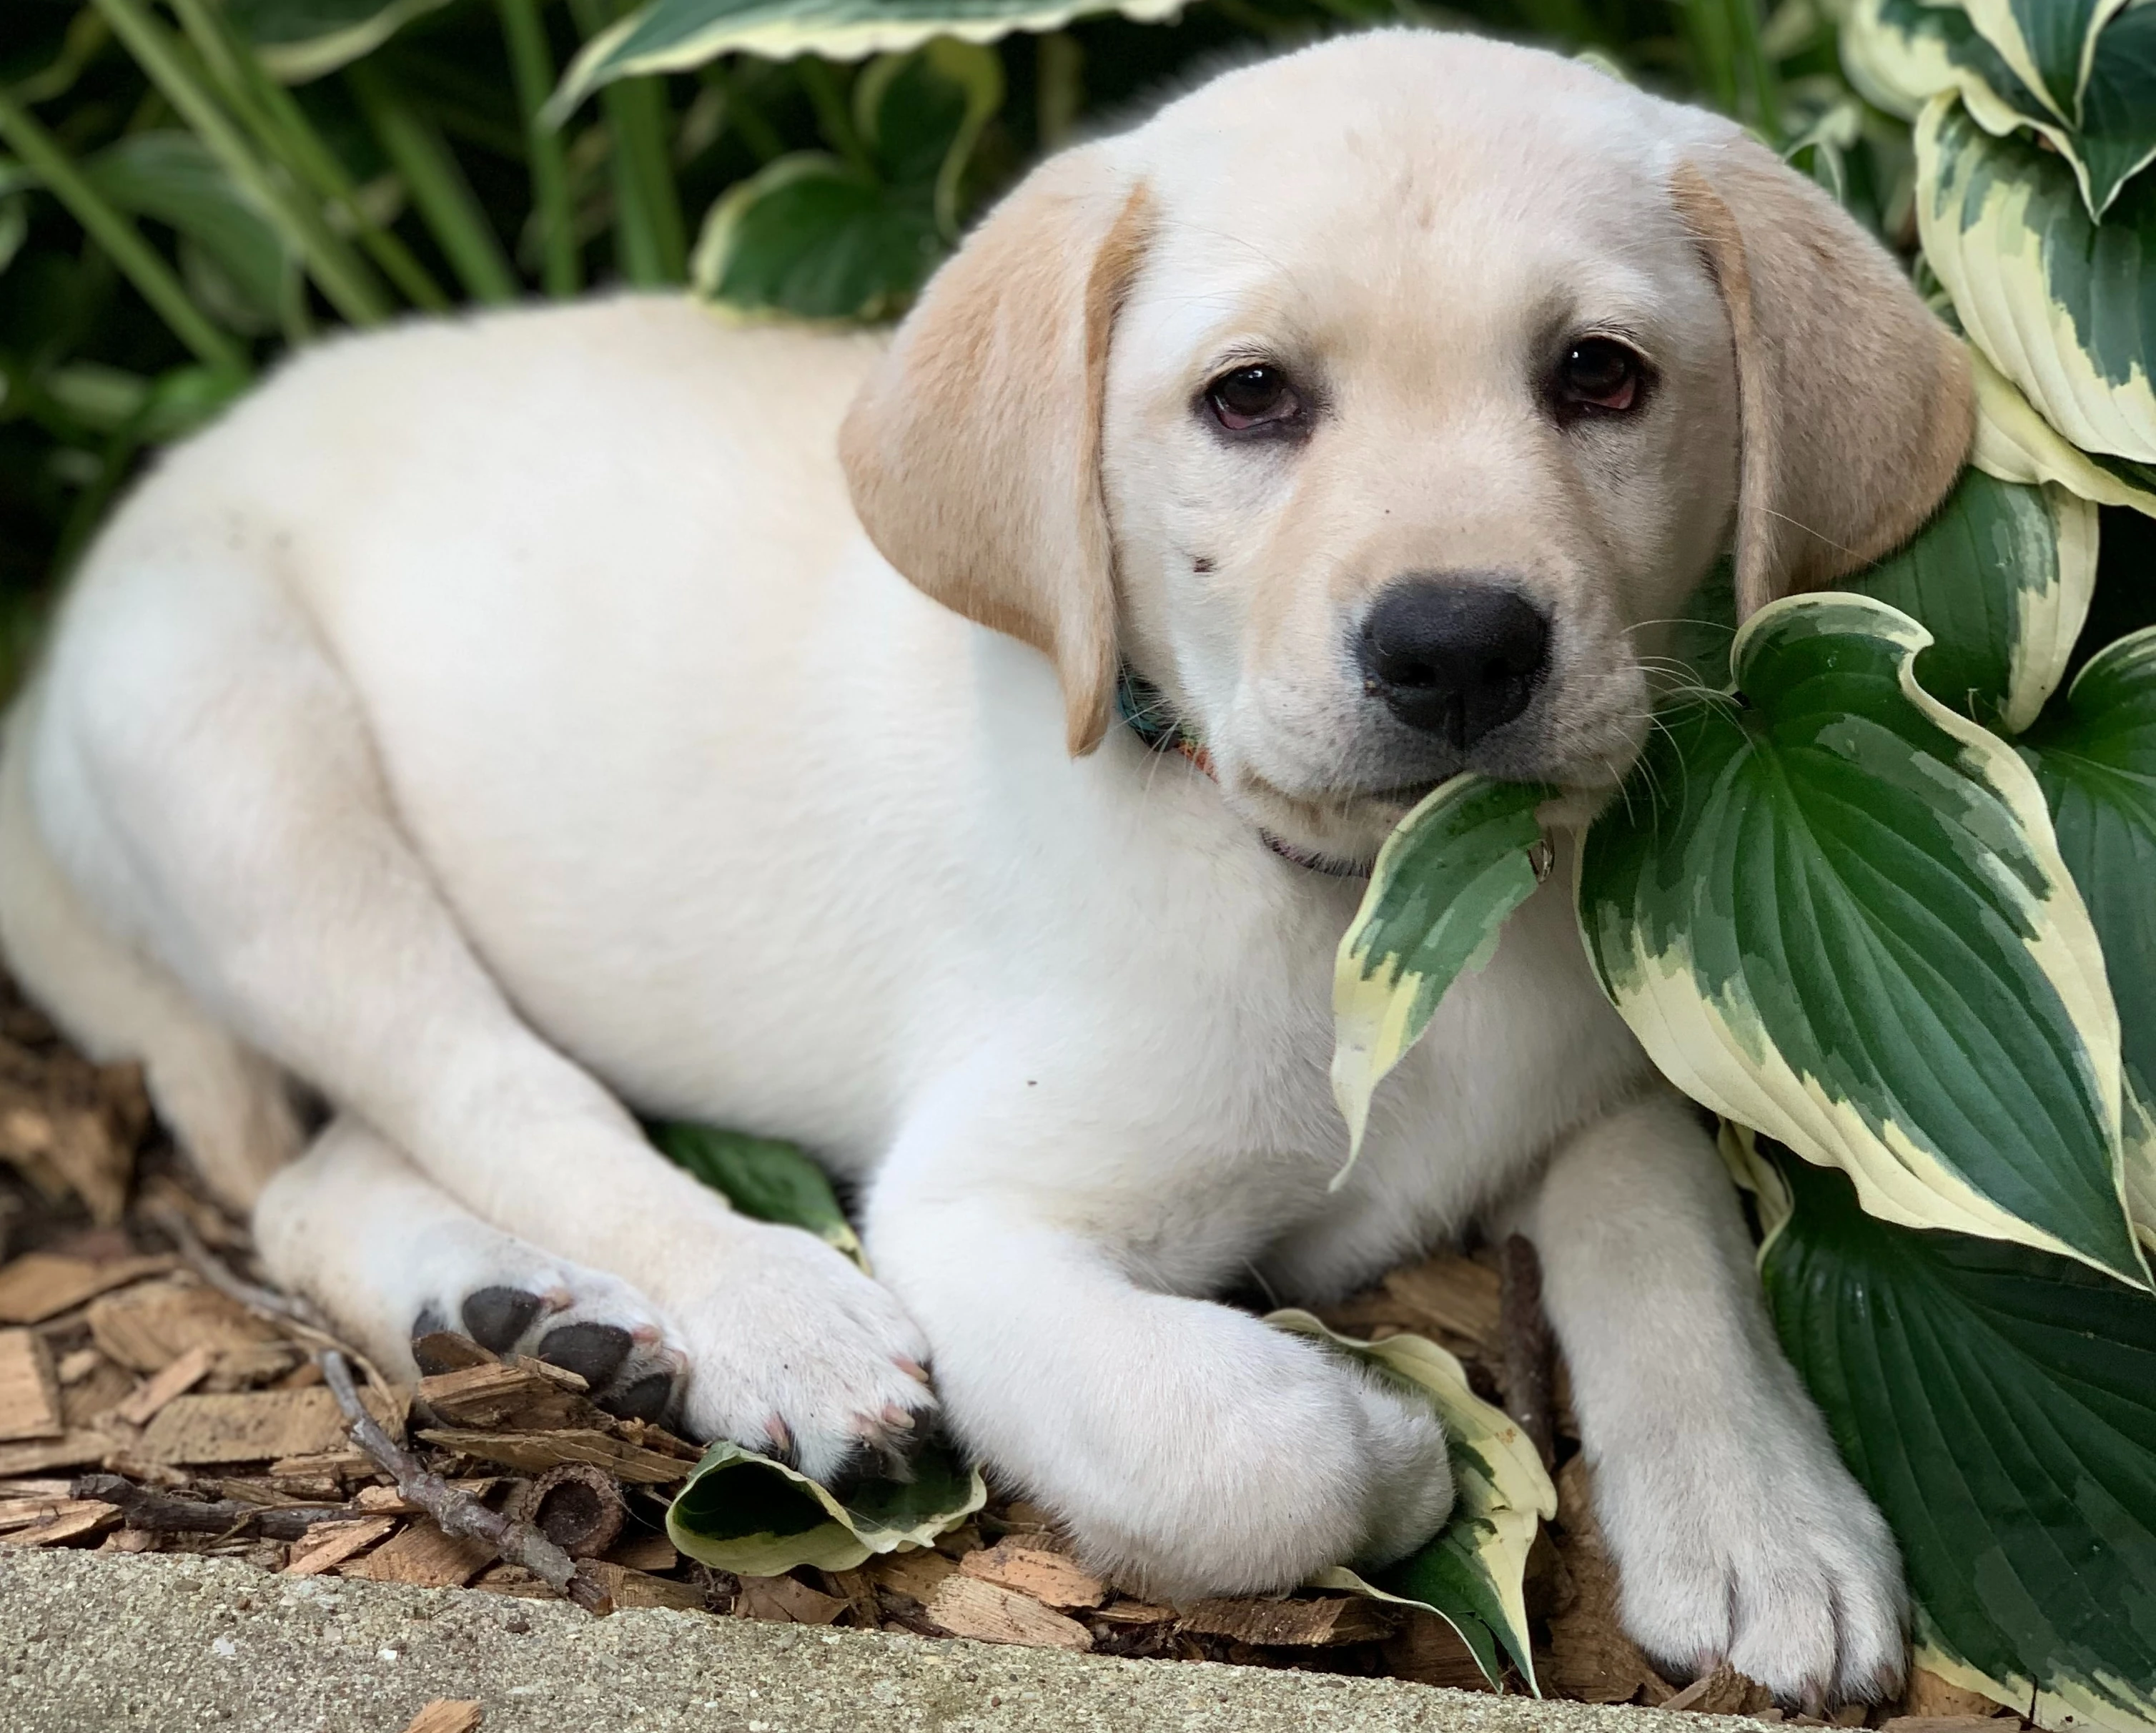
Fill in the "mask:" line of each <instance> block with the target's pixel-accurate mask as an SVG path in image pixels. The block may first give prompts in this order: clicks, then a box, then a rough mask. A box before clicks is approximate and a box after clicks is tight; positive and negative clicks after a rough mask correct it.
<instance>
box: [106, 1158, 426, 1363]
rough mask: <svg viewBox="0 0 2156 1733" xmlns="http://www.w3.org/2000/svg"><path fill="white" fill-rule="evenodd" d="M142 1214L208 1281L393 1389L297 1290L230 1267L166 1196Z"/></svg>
mask: <svg viewBox="0 0 2156 1733" xmlns="http://www.w3.org/2000/svg"><path fill="white" fill-rule="evenodd" d="M142 1213H143V1214H144V1215H145V1216H147V1217H148V1218H149V1219H150V1221H152V1222H153V1223H155V1224H156V1225H157V1226H158V1227H159V1228H161V1229H162V1231H163V1232H164V1234H165V1237H167V1239H169V1240H171V1241H172V1244H173V1245H174V1246H175V1247H177V1248H178V1250H179V1254H180V1256H181V1257H182V1258H184V1259H185V1260H186V1261H187V1268H190V1269H192V1270H193V1272H194V1273H196V1274H197V1275H198V1276H200V1277H201V1278H203V1281H205V1282H207V1283H209V1285H210V1286H211V1287H213V1288H215V1289H216V1290H217V1291H218V1293H221V1294H223V1296H224V1297H225V1298H227V1299H228V1300H232V1301H234V1302H235V1303H237V1304H239V1305H243V1306H244V1307H246V1308H247V1309H248V1310H249V1311H250V1312H252V1313H254V1315H255V1316H256V1317H258V1318H261V1319H265V1320H267V1321H268V1322H269V1323H271V1324H277V1325H279V1326H280V1327H281V1328H283V1329H285V1330H286V1331H287V1332H289V1333H290V1334H291V1335H292V1336H294V1337H295V1339H297V1340H298V1341H299V1342H300V1345H302V1346H303V1347H305V1348H308V1349H311V1350H313V1351H314V1352H315V1353H316V1354H320V1353H321V1352H322V1351H323V1350H325V1349H329V1350H335V1351H336V1353H339V1354H341V1355H344V1357H345V1358H346V1360H352V1361H353V1362H355V1363H356V1364H357V1365H358V1367H359V1369H360V1370H361V1371H362V1372H364V1373H365V1374H366V1375H367V1384H368V1385H369V1386H371V1387H372V1389H374V1390H375V1391H378V1392H379V1393H380V1394H382V1396H390V1395H391V1394H392V1391H391V1387H390V1383H389V1381H388V1379H387V1378H385V1377H383V1376H382V1372H381V1370H380V1368H379V1367H377V1365H375V1364H374V1362H373V1361H372V1360H369V1359H368V1358H367V1356H366V1355H364V1354H362V1353H361V1352H360V1351H359V1350H357V1348H354V1347H352V1345H350V1344H349V1343H347V1342H346V1341H344V1340H341V1338H340V1337H338V1336H336V1335H335V1334H331V1330H330V1329H329V1320H328V1319H326V1318H325V1317H323V1316H322V1314H321V1313H320V1312H318V1311H316V1309H314V1307H312V1306H311V1305H309V1304H307V1302H306V1301H305V1300H303V1299H301V1298H300V1297H299V1296H298V1295H296V1294H285V1293H277V1292H275V1290H274V1289H271V1288H263V1287H259V1286H258V1285H257V1284H256V1283H253V1282H249V1281H247V1280H246V1279H244V1278H242V1277H240V1276H237V1275H235V1274H234V1273H233V1272H232V1271H231V1270H230V1269H229V1268H227V1267H226V1265H225V1262H224V1260H223V1259H222V1258H221V1257H218V1255H217V1254H216V1253H215V1252H213V1251H211V1250H210V1249H209V1247H207V1246H205V1245H204V1244H203V1242H202V1239H201V1237H200V1236H199V1235H198V1234H197V1233H196V1232H195V1231H194V1228H193V1226H192V1225H191V1224H190V1223H189V1222H188V1221H187V1217H186V1216H183V1215H182V1214H181V1213H180V1212H179V1211H178V1210H177V1209H175V1208H174V1207H173V1206H172V1205H171V1204H170V1203H167V1202H166V1201H162V1199H160V1200H157V1201H152V1202H150V1203H147V1204H145V1205H144V1206H143V1207H142Z"/></svg>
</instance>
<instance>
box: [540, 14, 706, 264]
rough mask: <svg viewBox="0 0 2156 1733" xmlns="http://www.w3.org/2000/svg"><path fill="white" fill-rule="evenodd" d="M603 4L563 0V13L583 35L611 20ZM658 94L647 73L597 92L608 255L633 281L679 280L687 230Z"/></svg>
mask: <svg viewBox="0 0 2156 1733" xmlns="http://www.w3.org/2000/svg"><path fill="white" fill-rule="evenodd" d="M569 11H570V15H571V16H572V18H575V19H576V21H577V29H578V30H580V31H581V32H583V34H584V35H585V37H586V38H591V37H594V36H597V35H598V33H600V32H601V31H603V30H604V29H605V28H607V26H608V23H610V22H611V20H610V19H609V18H608V7H607V3H606V0H569ZM664 103H665V94H664V92H663V90H660V89H659V88H658V87H657V86H655V85H654V84H653V83H652V81H651V80H649V79H641V78H639V79H624V80H615V81H614V82H613V83H612V84H609V85H607V86H606V88H605V89H604V90H601V91H600V92H599V106H600V108H601V109H602V110H603V111H604V113H605V115H606V124H607V140H608V145H609V146H610V147H611V149H610V151H609V153H608V167H609V168H610V169H611V171H612V172H613V201H614V258H615V260H616V262H617V263H619V265H620V266H621V274H622V275H623V276H624V277H625V278H627V279H628V280H629V282H631V283H633V284H634V285H637V286H638V287H639V288H656V287H659V286H660V285H665V284H668V283H678V282H681V281H684V280H685V279H686V277H687V275H688V270H689V265H688V257H689V253H688V237H687V234H686V231H685V229H684V228H683V226H682V222H681V206H680V199H679V198H678V197H677V196H676V194H675V189H674V176H673V172H672V170H671V169H670V167H668V165H667V162H666V138H665V121H664Z"/></svg>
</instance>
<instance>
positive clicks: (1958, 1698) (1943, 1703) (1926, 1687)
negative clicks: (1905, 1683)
mask: <svg viewBox="0 0 2156 1733" xmlns="http://www.w3.org/2000/svg"><path fill="white" fill-rule="evenodd" d="M2001 1712H2002V1711H2001V1710H2000V1709H1999V1705H1997V1704H1996V1703H1994V1702H1993V1701H1992V1700H1991V1699H1990V1698H1989V1697H1987V1696H1984V1694H1982V1693H1981V1692H1978V1691H1971V1690H1967V1689H1963V1687H1962V1686H1960V1685H1958V1684H1949V1683H1948V1681H1947V1680H1945V1679H1942V1678H1940V1677H1939V1675H1938V1674H1936V1673H1933V1672H1930V1671H1928V1670H1927V1669H1924V1668H1922V1667H1912V1668H1911V1669H1909V1687H1908V1689H1907V1690H1906V1691H1904V1692H1903V1693H1902V1714H1903V1715H1907V1716H1911V1717H1922V1718H1924V1719H1933V1718H1940V1717H1947V1716H1952V1717H1954V1718H1956V1719H1966V1718H1970V1717H1974V1716H1979V1715H1998V1714H1999V1713H2001Z"/></svg>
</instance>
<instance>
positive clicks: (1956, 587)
mask: <svg viewBox="0 0 2156 1733" xmlns="http://www.w3.org/2000/svg"><path fill="white" fill-rule="evenodd" d="M2096 553H2097V511H2096V507H2093V506H2092V505H2090V504H2089V503H2088V501H2086V500H2082V499H2076V497H2075V496H2073V495H2072V494H2071V493H2069V492H2067V491H2066V489H2065V488H2063V487H2050V488H2039V487H2020V486H2014V485H2013V484H2011V483H2010V482H2005V481H1996V480H1994V478H1993V477H1991V476H1987V475H1985V474H1984V473H1983V472H1982V471H1979V470H1969V471H1966V472H1965V473H1964V474H1963V476H1962V478H1961V480H1960V481H1959V482H1958V483H1957V484H1956V486H1955V487H1954V490H1953V492H1952V493H1950V494H1948V496H1947V498H1946V502H1945V503H1944V504H1943V505H1942V506H1941V507H1939V509H1938V512H1936V513H1934V514H1933V517H1932V520H1931V522H1929V523H1928V524H1926V525H1925V526H1924V527H1923V529H1922V531H1921V532H1919V533H1918V534H1917V537H1916V539H1915V540H1914V541H1912V542H1911V543H1908V545H1907V546H1906V547H1904V548H1902V549H1901V550H1900V551H1899V552H1898V553H1894V554H1892V555H1890V556H1889V557H1888V558H1886V559H1883V560H1881V562H1880V563H1878V564H1877V565H1876V566H1874V567H1872V568H1871V569H1870V570H1869V571H1866V573H1863V574H1862V575H1861V577H1858V578H1856V579H1851V582H1850V588H1851V589H1855V590H1859V591H1861V592H1862V593H1863V594H1866V595H1868V596H1876V597H1877V598H1878V599H1880V600H1881V601H1882V602H1886V603H1887V604H1890V605H1892V606H1893V607H1896V608H1899V609H1901V610H1902V612H1903V613H1904V614H1907V615H1910V616H1911V617H1912V619H1915V620H1918V621H1920V622H1921V623H1922V625H1923V628H1924V630H1926V631H1928V632H1929V633H1930V634H1931V635H1932V645H1931V648H1930V649H1928V650H1927V651H1924V653H1923V654H1922V656H1918V657H1917V679H1919V680H1921V681H1922V682H1923V683H1924V690H1925V691H1926V692H1929V693H1930V694H1931V695H1932V696H1933V697H1935V698H1937V699H1938V701H1939V702H1941V703H1943V704H1946V705H1948V706H1950V707H1953V709H1955V710H1958V711H1959V712H1961V713H1962V714H1963V715H1964V716H1966V717H1970V718H1971V719H1972V720H1974V721H1976V722H1979V723H1985V724H1987V725H1988V726H1993V727H1996V728H2000V729H2001V730H2002V731H2003V732H2005V733H2010V734H2018V733H2020V732H2021V730H2022V729H2024V728H2027V727H2028V726H2029V724H2030V723H2032V722H2034V721H2035V719H2036V712H2038V711H2040V710H2041V709H2042V708H2043V707H2044V706H2045V703H2046V702H2047V701H2048V700H2049V699H2050V697H2051V693H2052V692H2053V691H2055V690H2056V687H2057V686H2058V684H2059V681H2060V679H2061V676H2064V674H2065V673H2066V659H2067V657H2068V656H2071V654H2072V652H2073V647H2074V640H2076V638H2078V637H2079V636H2080V635H2081V630H2082V621H2083V620H2086V619H2087V617H2088V606H2089V598H2090V596H2091V595H2092V594H2093V593H2094V591H2095V589H2096Z"/></svg>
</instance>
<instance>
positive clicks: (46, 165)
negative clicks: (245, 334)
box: [0, 90, 247, 373]
mask: <svg viewBox="0 0 2156 1733" xmlns="http://www.w3.org/2000/svg"><path fill="white" fill-rule="evenodd" d="M0 138H5V139H6V140H7V141H8V147H9V148H10V149H11V150H13V152H15V154H16V155H17V156H18V157H21V158H22V159H23V162H24V163H25V164H27V165H28V167H29V168H30V169H31V170H32V171H33V172H35V173H36V175H37V176H38V179H39V180H41V181H43V182H44V184H45V186H46V188H48V190H49V191H50V192H51V193H52V195H53V196H54V198H57V199H59V202H60V203H62V204H64V205H65V206H66V207H67V209H68V213H69V215H71V216H72V217H74V219H75V221H76V222H78V223H80V224H82V226H83V229H84V230H85V232H86V233H87V234H89V235H90V239H92V240H94V241H95V242H96V243H97V244H98V245H99V246H100V247H102V248H103V249H105V253H106V255H108V256H109V257H110V259H111V260H112V262H113V263H114V264H115V265H117V266H119V268H120V269H121V270H122V271H123V272H125V273H126V277H127V280H128V281H129V282H131V283H132V284H133V285H135V287H136V291H138V292H139V293H140V294H141V296H142V299H143V300H145V301H147V302H149V303H150V305H151V307H152V308H154V309H155V310H156V311H157V316H158V317H160V318H161V319H162V320H163V321H165V323H166V324H167V325H168V326H169V327H172V335H173V336H175V337H177V338H179V340H180V341H181V342H183V343H185V344H186V345H187V347H188V348H190V349H192V350H193V351H194V352H195V354H196V356H197V357H198V358H199V359H200V360H202V361H203V363H205V364H206V365H208V366H210V367H216V368H229V369H230V370H232V371H233V372H235V373H245V372H246V371H247V357H246V356H245V355H244V353H242V352H241V351H240V349H239V346H238V345H236V344H235V343H234V342H233V341H232V340H231V339H230V338H229V337H227V336H226V335H225V334H224V333H223V332H221V331H219V330H218V328H217V327H215V326H213V325H212V324H211V323H210V322H209V321H208V319H207V318H205V317H204V316H203V313H202V311H201V309H200V308H198V307H197V306H195V304H194V302H193V301H191V300H189V299H188V297H187V291H186V290H185V289H184V288H182V286H181V284H180V280H179V278H178V276H177V275H175V274H174V272H173V270H172V267H171V266H170V265H167V264H166V263H165V261H164V260H162V258H160V257H159V256H158V255H157V252H156V250H155V249H152V248H151V245H150V244H149V243H148V242H147V241H146V240H144V239H142V236H141V234H140V232H139V231H137V230H136V227H135V225H134V224H131V223H130V222H129V221H128V220H127V219H126V218H125V217H123V216H121V214H120V213H119V212H118V211H116V210H115V209H114V208H112V207H111V206H110V204H108V203H105V200H104V199H103V198H100V196H99V195H98V193H97V191H96V189H95V188H93V187H92V186H91V185H90V183H89V182H87V181H85V179H84V178H83V177H82V176H81V175H80V173H79V172H77V171H76V169H75V166H74V163H73V162H69V160H68V157H67V153H66V152H64V151H63V150H62V149H61V148H60V147H59V142H58V141H56V140H55V139H54V137H53V136H52V135H51V134H50V133H49V132H48V131H45V129H44V127H43V126H39V125H38V122H37V121H34V120H33V119H32V118H31V116H30V113H29V111H28V110H27V109H25V108H23V107H21V106H20V105H18V104H17V102H16V101H15V100H14V98H13V96H12V95H9V94H8V92H7V91H5V90H0Z"/></svg>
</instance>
